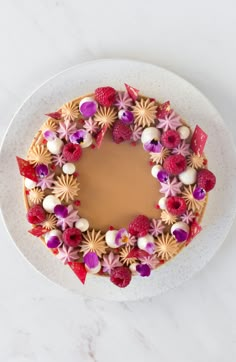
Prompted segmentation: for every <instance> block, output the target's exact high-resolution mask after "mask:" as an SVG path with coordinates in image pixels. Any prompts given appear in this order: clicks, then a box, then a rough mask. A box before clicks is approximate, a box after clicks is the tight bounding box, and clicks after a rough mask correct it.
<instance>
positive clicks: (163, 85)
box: [0, 59, 236, 301]
mask: <svg viewBox="0 0 236 362" xmlns="http://www.w3.org/2000/svg"><path fill="white" fill-rule="evenodd" d="M124 82H126V83H128V84H130V85H132V86H134V87H136V88H138V89H140V90H141V92H142V93H143V94H145V95H150V96H151V97H155V98H157V99H158V100H159V101H161V102H164V101H166V100H170V101H171V104H172V106H173V108H174V109H175V110H176V111H177V112H178V113H179V114H180V115H181V116H182V117H183V118H184V119H186V120H187V121H188V122H189V123H190V125H191V126H192V127H194V126H195V125H196V123H197V124H199V125H200V126H201V127H202V128H203V129H204V131H205V132H207V134H208V135H209V137H208V141H207V145H206V148H205V151H206V155H207V157H208V161H209V167H210V169H211V170H212V171H213V172H214V173H215V174H216V177H217V185H216V188H215V189H214V190H213V191H212V193H210V195H209V202H208V205H207V208H206V212H205V215H204V218H203V222H202V226H203V231H202V232H201V233H200V234H199V235H198V236H197V237H196V238H195V239H194V240H193V241H192V243H191V244H190V245H189V246H188V247H187V248H185V249H184V250H183V251H182V252H181V253H180V254H179V255H177V257H175V258H174V259H173V260H171V261H170V262H168V263H166V264H165V265H163V266H162V267H161V268H159V269H158V270H157V271H154V272H153V273H152V275H151V276H150V277H149V278H140V277H136V278H133V279H132V282H131V284H130V285H129V286H128V287H127V288H125V289H120V288H117V287H116V286H114V285H113V284H112V283H111V282H110V281H109V280H108V279H107V278H104V277H98V276H93V275H88V277H87V280H86V284H85V285H82V284H81V283H80V281H79V280H78V279H77V277H76V276H75V275H74V273H73V272H72V271H71V270H70V268H69V267H65V266H64V265H63V264H62V263H61V262H60V261H59V260H58V259H57V258H56V257H55V256H53V255H52V254H51V253H50V252H49V251H48V250H47V248H46V247H45V246H44V245H43V244H42V242H41V241H40V240H39V239H38V240H37V239H36V238H35V237H33V236H32V235H30V234H29V233H28V232H27V230H28V229H29V224H28V223H27V221H26V218H25V208H24V202H23V195H22V178H21V176H20V175H19V171H18V168H17V164H16V160H15V156H16V155H18V156H20V157H23V158H24V157H25V155H26V152H27V149H28V148H29V145H30V143H31V141H32V139H33V136H34V135H35V133H36V132H37V130H38V129H39V127H40V126H41V124H42V123H43V121H44V120H45V116H44V114H45V113H49V112H53V111H55V110H56V109H58V108H60V106H61V105H62V104H63V103H65V102H67V101H70V100H71V99H73V98H75V97H78V96H79V95H83V94H86V93H89V92H91V91H93V90H94V89H95V88H97V87H99V86H102V85H110V86H112V87H114V88H116V89H123V88H124V86H123V83H124ZM0 163H1V180H0V186H1V209H2V215H3V219H4V221H5V224H6V227H7V229H8V231H9V233H10V235H11V238H12V239H13V240H14V243H15V245H16V247H17V248H18V250H19V251H20V252H21V253H22V255H24V257H25V258H26V260H27V261H28V262H29V263H31V264H32V265H33V266H34V267H35V268H36V269H37V270H38V271H39V272H40V273H42V274H43V275H44V276H45V277H47V278H48V279H50V280H51V281H53V282H55V283H57V284H59V285H61V286H63V287H64V288H67V289H69V290H72V291H74V292H76V293H79V294H81V295H84V296H91V297H95V298H101V299H107V300H117V301H122V300H135V299H141V298H144V297H151V296H154V295H157V294H160V293H163V292H166V291H167V290H169V289H171V288H173V287H176V286H178V285H180V284H181V283H183V282H184V281H185V280H187V279H189V278H190V277H192V276H193V275H194V274H195V273H196V272H197V271H199V270H200V269H202V268H203V267H204V266H205V265H206V264H207V262H208V261H209V260H210V259H211V258H212V256H213V255H214V253H215V252H216V250H217V249H218V248H219V246H220V245H221V244H222V243H223V241H224V239H225V237H226V235H227V233H228V231H229V229H230V227H231V224H232V222H233V219H234V216H235V209H236V193H235V190H234V185H235V180H236V157H235V149H234V145H233V142H232V139H231V136H230V134H229V132H228V131H227V129H226V127H225V124H224V122H223V120H222V118H221V117H220V115H219V113H218V112H217V110H216V109H215V108H214V107H213V106H212V104H211V103H210V102H209V101H208V100H207V99H206V97H205V96H204V95H203V94H201V93H200V92H199V90H197V89H196V88H195V87H193V86H192V85H191V84H190V83H188V82H187V81H185V80H184V79H182V78H180V77H179V76H177V75H175V74H173V73H171V72H169V71H167V70H166V69H163V68H160V67H158V66H155V65H151V64H147V63H142V62H137V61H131V60H120V59H119V60H118V59H117V60H115V59H112V60H109V59H107V60H99V61H94V62H90V63H84V64H79V65H77V66H75V67H73V68H70V69H67V70H65V71H64V72H62V73H60V74H58V75H56V76H55V77H53V78H51V79H49V80H48V81H47V82H46V83H44V84H43V85H42V86H41V87H40V88H38V89H37V90H36V91H35V92H34V93H33V94H32V95H31V96H30V97H29V98H28V99H27V100H26V101H25V102H24V104H23V105H22V106H21V108H20V109H19V110H18V111H17V113H16V114H15V116H14V118H13V119H12V121H11V124H10V126H9V128H8V130H7V133H6V135H5V139H4V142H3V145H2V149H1V156H0ZM150 177H151V175H150ZM144 191H145V185H144ZM124 207H125V205H124ZM16 209H17V212H15V210H16Z"/></svg>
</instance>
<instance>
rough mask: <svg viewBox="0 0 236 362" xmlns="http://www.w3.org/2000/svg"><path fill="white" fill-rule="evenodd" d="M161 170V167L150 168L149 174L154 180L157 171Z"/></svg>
mask: <svg viewBox="0 0 236 362" xmlns="http://www.w3.org/2000/svg"><path fill="white" fill-rule="evenodd" d="M161 170H162V166H161V165H154V166H152V169H151V174H152V176H153V177H154V178H157V174H158V172H159V171H161Z"/></svg>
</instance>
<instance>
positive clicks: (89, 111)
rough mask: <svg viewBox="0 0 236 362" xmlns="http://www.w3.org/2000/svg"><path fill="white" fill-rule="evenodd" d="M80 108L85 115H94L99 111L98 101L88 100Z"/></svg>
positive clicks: (87, 116)
mask: <svg viewBox="0 0 236 362" xmlns="http://www.w3.org/2000/svg"><path fill="white" fill-rule="evenodd" d="M79 109H80V112H81V113H82V115H83V116H84V117H86V118H89V117H92V116H93V115H94V114H95V113H96V112H97V102H95V101H92V100H90V101H86V102H84V103H82V104H81V106H80V108H79Z"/></svg>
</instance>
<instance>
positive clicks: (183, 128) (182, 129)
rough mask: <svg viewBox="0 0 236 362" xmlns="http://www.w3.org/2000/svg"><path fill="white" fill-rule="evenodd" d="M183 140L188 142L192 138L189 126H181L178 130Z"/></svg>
mask: <svg viewBox="0 0 236 362" xmlns="http://www.w3.org/2000/svg"><path fill="white" fill-rule="evenodd" d="M177 132H178V134H179V136H180V138H181V140H186V139H187V138H188V137H189V136H190V129H189V128H188V127H187V126H181V127H179V128H178V129H177Z"/></svg>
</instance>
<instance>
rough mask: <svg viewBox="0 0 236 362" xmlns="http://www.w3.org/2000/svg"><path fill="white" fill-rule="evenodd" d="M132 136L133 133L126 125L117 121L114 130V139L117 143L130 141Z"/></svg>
mask: <svg viewBox="0 0 236 362" xmlns="http://www.w3.org/2000/svg"><path fill="white" fill-rule="evenodd" d="M131 136H132V131H131V129H130V128H129V126H127V125H126V124H124V123H122V122H121V121H116V122H115V124H114V127H113V130H112V138H113V140H114V142H115V143H121V142H124V141H129V140H130V138H131Z"/></svg>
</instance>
